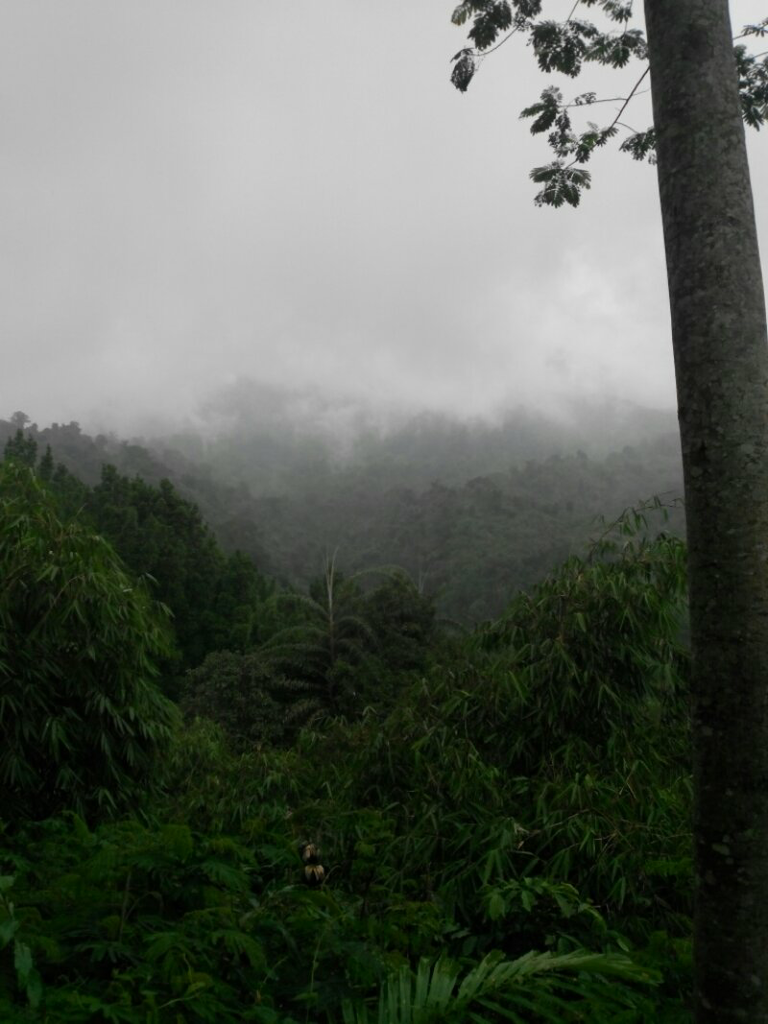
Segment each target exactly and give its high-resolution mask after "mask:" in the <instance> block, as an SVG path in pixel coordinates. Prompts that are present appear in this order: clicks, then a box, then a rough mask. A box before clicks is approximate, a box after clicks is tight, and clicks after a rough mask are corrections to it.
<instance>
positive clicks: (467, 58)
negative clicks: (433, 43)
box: [451, 0, 768, 207]
mask: <svg viewBox="0 0 768 1024" xmlns="http://www.w3.org/2000/svg"><path fill="white" fill-rule="evenodd" d="M579 6H581V7H584V8H598V9H599V10H600V12H601V13H602V15H603V16H604V18H605V21H606V23H607V24H606V25H605V26H604V27H601V26H600V25H598V24H597V23H595V22H594V21H587V20H584V19H580V18H577V17H575V14H576V11H577V8H579ZM542 7H543V4H542V3H541V2H540V0H533V2H531V0H511V2H507V0H503V2H500V3H499V2H495V0H465V2H463V3H461V4H459V6H458V7H457V8H455V10H454V12H453V14H452V17H451V20H452V21H453V23H454V25H459V26H462V25H464V24H466V23H468V22H470V21H471V26H470V29H469V33H468V35H469V39H470V41H471V43H472V45H471V46H469V47H465V48H464V49H462V50H459V52H458V53H457V54H456V55H455V56H454V57H453V64H454V67H453V70H452V73H451V82H452V84H453V85H454V86H455V87H456V88H457V89H458V90H459V91H460V92H466V91H467V89H468V88H469V84H470V82H471V81H472V79H473V78H474V76H475V74H476V73H477V71H478V70H479V68H480V65H481V63H482V60H483V59H484V58H485V56H486V55H487V52H488V51H489V49H490V48H492V49H493V50H495V49H498V47H499V46H501V45H502V44H503V43H504V42H506V41H507V40H508V39H509V38H510V37H511V36H512V35H514V34H515V33H517V32H524V33H526V34H527V36H528V42H529V44H530V45H531V47H532V49H533V53H534V56H535V57H536V61H537V63H538V65H539V68H540V70H541V71H543V72H545V73H546V74H551V73H553V72H555V73H559V74H563V75H566V76H568V77H569V78H577V77H578V76H579V75H580V74H581V72H582V71H583V70H584V65H585V64H590V63H592V64H600V65H603V66H605V67H612V68H623V67H626V66H627V65H628V64H629V63H630V61H632V60H633V59H636V60H641V61H646V60H647V57H648V47H647V43H646V40H645V34H644V32H643V30H642V29H639V28H630V25H629V23H630V21H631V19H632V17H633V13H634V11H633V8H634V3H633V0H576V3H575V4H574V5H573V8H572V9H571V11H570V13H569V14H568V16H567V18H565V20H563V21H553V20H551V19H542V20H535V19H536V17H537V16H538V15H539V14H540V13H541V10H542ZM767 24H768V21H766V20H764V21H762V22H760V23H759V24H756V25H747V26H745V28H744V29H743V31H742V32H741V34H740V35H739V36H738V37H737V38H738V39H748V38H750V37H752V38H762V37H763V36H765V35H766V25H767ZM616 26H618V28H617V27H616ZM734 55H735V61H736V66H737V69H738V75H739V90H740V93H741V106H742V114H743V117H744V121H745V123H746V124H748V125H750V127H752V128H757V129H759V128H760V127H761V126H762V125H763V124H764V123H765V122H766V119H768V57H766V55H765V54H764V53H759V54H753V53H750V52H749V50H748V48H747V46H746V45H745V44H743V43H741V44H739V45H737V46H736V47H735V54H734ZM761 58H762V59H761ZM647 73H648V69H647V68H646V69H645V71H643V73H642V74H641V76H640V78H639V80H638V81H637V82H636V83H635V85H634V87H633V88H632V89H631V90H630V91H629V93H628V94H627V95H626V96H624V97H619V98H618V101H619V102H621V104H622V105H621V107H620V109H619V112H618V114H616V115H615V117H613V119H612V120H611V121H610V123H609V124H607V125H605V126H603V127H598V125H596V124H592V123H590V124H589V127H588V130H587V131H585V132H581V133H576V132H574V131H573V130H572V128H571V117H570V114H569V110H570V109H571V108H577V107H582V106H585V105H592V104H594V103H598V102H601V101H600V100H598V98H597V96H596V94H595V93H582V94H581V95H580V96H577V97H575V98H574V99H573V100H571V101H569V102H565V101H564V99H563V95H562V93H561V92H560V90H559V89H556V88H554V87H551V86H550V87H549V88H547V89H545V90H544V92H543V93H542V94H541V100H540V101H539V103H536V104H534V105H532V106H529V107H527V108H526V109H525V110H523V112H522V115H521V116H522V117H534V118H535V120H534V121H533V123H532V124H531V132H532V134H534V135H536V134H538V133H540V132H545V131H549V132H550V134H549V136H548V142H549V145H550V147H551V148H552V150H553V152H554V154H555V156H556V158H557V159H556V160H555V161H554V162H553V163H551V164H548V165H547V166H545V167H537V168H535V169H534V170H533V171H532V172H531V175H530V176H531V179H532V180H533V181H534V182H536V183H537V184H542V183H544V185H545V187H544V188H543V189H541V190H540V191H539V192H538V194H537V195H536V197H535V200H534V201H535V203H536V205H537V206H554V207H559V206H562V205H563V204H564V203H567V204H568V205H570V206H578V205H579V202H580V200H581V196H582V194H583V192H584V191H585V190H586V189H588V188H590V186H591V176H590V175H589V173H588V172H587V171H585V170H584V169H583V167H582V166H581V165H583V164H584V163H586V162H587V161H588V160H589V159H590V157H591V156H592V153H593V152H594V150H595V149H596V148H598V147H601V146H604V145H605V144H606V142H607V141H608V140H609V139H611V138H613V137H614V136H616V135H617V134H618V131H619V128H620V127H621V128H622V129H624V130H625V131H626V132H627V133H628V134H627V137H626V138H625V139H624V141H623V142H622V144H621V145H620V147H619V148H620V150H621V151H622V152H624V153H629V154H630V155H631V156H632V157H633V158H634V159H635V160H643V159H646V158H648V159H649V160H650V161H651V162H654V160H655V147H656V133H655V131H654V129H653V127H651V128H649V129H648V130H646V131H641V132H636V131H634V130H633V129H631V128H629V127H628V126H627V125H626V124H625V123H624V122H623V120H622V115H623V113H624V110H625V109H626V107H627V106H628V104H629V103H630V101H631V100H632V98H633V96H634V95H635V93H636V92H637V89H638V87H639V85H640V83H641V82H642V81H643V80H644V78H645V76H646V75H647ZM550 129H552V130H551V131H550Z"/></svg>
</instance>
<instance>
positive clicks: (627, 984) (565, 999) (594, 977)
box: [343, 951, 655, 1024]
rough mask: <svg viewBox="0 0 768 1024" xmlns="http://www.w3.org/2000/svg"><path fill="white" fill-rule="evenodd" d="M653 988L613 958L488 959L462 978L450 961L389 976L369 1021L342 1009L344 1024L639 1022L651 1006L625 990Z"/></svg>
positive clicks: (362, 1012) (361, 1012) (362, 1009)
mask: <svg viewBox="0 0 768 1024" xmlns="http://www.w3.org/2000/svg"><path fill="white" fill-rule="evenodd" d="M459 978H461V983H460V984H459ZM609 979H610V981H609ZM654 980H655V979H654V978H653V976H652V975H650V974H649V973H648V972H647V971H644V970H643V969H642V968H641V967H638V966H637V965H636V964H634V963H633V962H632V961H631V960H630V959H629V958H628V957H626V956H622V955H619V954H606V953H597V954H595V953H585V952H583V951H577V952H573V953H565V954H561V955H559V956H554V955H553V954H551V953H541V954H536V953H528V954H526V955H525V956H523V957H520V958H519V959H517V960H512V961H509V960H504V958H503V956H502V955H501V954H500V953H498V952H494V953H488V954H487V956H485V957H484V958H483V959H482V960H481V961H480V962H479V963H478V964H477V965H476V966H474V967H472V968H471V969H470V970H469V971H467V972H465V973H463V977H462V971H461V967H460V965H459V964H457V963H454V962H452V961H450V960H446V959H440V960H438V961H437V962H436V963H434V964H430V962H429V961H428V960H422V961H421V962H420V963H419V966H418V969H417V971H416V973H415V975H414V974H412V973H411V971H410V969H409V968H408V967H407V966H403V967H401V968H400V970H399V971H397V972H396V973H394V974H392V975H391V976H390V978H389V979H388V982H387V984H386V986H384V987H382V991H381V995H380V997H379V1001H378V1007H377V1013H376V1015H375V1017H374V1015H373V1014H372V1013H370V1012H369V1010H368V1008H367V1007H366V1006H365V1005H362V1006H360V1005H357V1006H355V1005H354V1004H352V1003H350V1002H347V1003H345V1004H344V1006H343V1011H344V1024H373V1022H374V1020H376V1021H378V1024H431V1022H434V1024H438V1022H442V1021H445V1022H451V1021H456V1022H457V1024H458V1022H461V1021H467V1020H472V1021H474V1022H476V1024H485V1022H491V1021H499V1020H511V1021H517V1022H520V1024H522V1022H530V1024H534V1022H535V1024H539V1022H541V1024H543V1022H549V1024H561V1022H563V1024H565V1022H568V1021H573V1022H576V1021H583V1020H590V1021H592V1022H594V1024H601V1022H602V1024H605V1022H608V1021H613V1022H618V1021H619V1020H622V1021H630V1020H632V1021H640V1020H641V1019H642V1018H641V1014H643V1013H644V1012H645V1013H651V1014H652V1013H653V1002H652V1001H651V1000H649V999H647V998H645V996H644V993H642V991H638V990H637V988H635V987H633V986H632V983H633V982H634V983H635V984H637V983H638V982H640V983H644V984H645V985H647V984H648V983H652V982H653V981H654Z"/></svg>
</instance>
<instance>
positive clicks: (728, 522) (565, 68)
mask: <svg viewBox="0 0 768 1024" xmlns="http://www.w3.org/2000/svg"><path fill="white" fill-rule="evenodd" d="M644 2H645V16H646V33H647V37H644V36H643V33H642V31H641V30H640V29H630V28H629V27H628V23H629V20H630V17H631V15H632V2H631V0H626V2H618V0H577V2H576V4H575V5H574V9H573V10H572V11H571V14H570V16H569V17H568V18H567V20H566V21H564V22H561V23H557V22H553V21H536V20H535V19H536V18H537V16H538V15H539V14H540V13H541V10H542V0H512V2H507V0H465V2H463V3H461V4H460V5H459V7H458V8H456V10H455V11H454V21H455V22H457V23H458V24H462V23H463V22H465V21H467V20H468V19H470V18H472V19H473V23H472V28H471V30H470V38H471V40H472V43H473V45H472V46H471V47H469V48H467V49H465V50H462V51H460V52H459V53H458V54H457V55H456V58H455V59H454V60H455V66H454V72H453V76H452V78H453V82H454V84H455V85H456V86H457V88H459V89H461V90H462V91H463V90H464V89H466V88H467V86H468V84H469V82H470V80H471V79H472V77H473V75H474V73H475V72H476V70H477V68H478V66H479V62H480V60H481V59H482V56H483V54H484V53H485V52H488V51H489V49H490V48H491V47H492V46H495V45H497V43H496V41H497V39H498V37H499V35H500V34H501V33H504V32H511V33H514V32H516V31H523V32H526V33H528V34H529V37H530V41H531V43H532V45H533V49H534V53H535V55H536V57H537V59H538V62H539V65H540V67H541V68H542V70H545V71H552V70H556V71H561V72H564V73H565V74H567V75H570V76H572V77H575V76H576V75H577V74H578V73H579V71H580V70H581V66H582V64H583V63H584V62H585V61H596V62H598V63H602V64H612V65H614V66H623V65H624V64H626V63H627V62H628V61H629V60H630V58H631V57H632V56H637V57H641V58H643V59H645V58H646V57H647V58H648V60H649V64H650V73H651V85H652V94H653V118H654V125H653V128H652V129H651V130H649V131H648V132H642V133H634V134H633V135H631V136H630V137H629V138H628V139H627V140H626V141H625V143H624V144H623V148H625V149H627V150H628V151H629V152H631V153H632V155H634V156H636V157H642V156H646V155H648V154H649V153H653V151H654V149H655V156H656V159H657V162H658V175H659V190H660V197H661V209H662V219H663V225H664V239H665V247H666V259H667V276H668V284H669V295H670V308H671V316H672V340H673V348H674V355H675V372H676V381H677V396H678V413H679V420H680V434H681V440H682V448H683V465H684V478H685V494H686V505H687V522H688V544H689V566H688V574H689V588H690V602H691V645H692V655H693V689H694V703H693V739H694V785H695V821H694V838H695V847H696V850H695V855H696V884H697V895H696V912H695V935H694V942H695V960H696V994H695V1014H696V1020H697V1021H698V1022H699V1024H704V1022H706V1024H714V1022H718V1024H725V1022H729V1021H747V1020H748V1021H750V1022H754V1024H761V1022H763V1024H764V1022H768V918H766V915H765V913H764V908H765V906H766V905H767V904H768V334H767V331H766V313H765V300H764V295H763V283H762V274H761V268H760V259H759V253H758V245H757V232H756V227H755V218H754V211H753V204H752V192H751V186H750V177H749V168H748V163H747V153H746V143H745V138H744V126H743V121H744V120H746V121H747V122H748V123H752V124H754V125H755V126H756V127H759V126H760V124H761V123H763V122H764V121H765V118H766V102H767V101H768V63H766V62H765V61H763V62H762V63H760V61H759V56H761V55H758V57H750V56H749V55H748V54H747V53H746V50H745V49H744V48H743V47H737V48H736V51H735V52H734V46H733V38H732V31H731V25H730V17H729V10H728V2H727V0H674V2H673V3H671V2H669V0H644ZM580 3H581V5H582V6H583V7H595V6H598V7H600V8H602V9H603V11H604V12H605V13H606V14H607V15H608V17H609V18H610V19H612V20H613V21H614V22H615V23H617V24H618V27H619V30H618V31H612V32H602V31H600V30H599V29H597V28H596V26H594V25H593V24H592V23H591V22H588V21H581V20H578V19H575V18H574V12H575V11H576V8H577V7H579V5H580ZM765 33H766V22H763V23H762V24H761V25H757V26H750V27H748V28H747V30H745V33H743V35H750V34H751V35H765ZM634 91H635V90H633V92H634ZM631 95H632V93H630V96H628V97H627V100H629V98H631ZM594 102H595V96H594V94H583V95H582V96H581V97H578V98H577V100H576V101H575V102H574V104H567V103H564V102H563V98H562V95H561V93H560V91H559V90H557V89H555V88H550V89H547V90H545V92H544V93H543V94H542V97H541V101H540V103H538V104H535V105H534V106H532V107H529V108H527V109H526V110H525V111H524V112H523V113H524V116H528V117H532V118H534V121H533V125H532V130H533V131H534V132H544V131H549V132H550V134H549V142H550V144H551V145H552V147H553V149H554V152H555V156H556V160H555V161H554V163H552V164H550V165H548V166H547V167H542V168H537V169H536V170H535V171H534V172H533V173H532V178H533V179H534V181H536V182H538V183H539V184H541V185H542V190H541V192H540V193H539V195H538V196H537V202H539V203H540V204H549V205H553V206H559V205H562V203H564V202H567V203H570V204H571V205H574V206H575V205H577V204H578V202H579V199H580V196H581V193H582V191H583V189H584V188H586V187H589V180H590V179H589V174H588V172H587V171H586V170H585V169H584V166H583V165H584V164H585V163H586V162H587V161H588V160H589V159H590V157H591V155H592V153H593V152H594V150H595V149H596V148H598V147H600V146H602V145H603V144H605V143H606V142H607V141H608V140H609V139H610V138H612V137H613V136H614V135H615V134H616V133H617V132H618V130H619V127H620V124H619V122H620V118H621V113H620V114H619V115H618V116H617V118H616V119H615V120H614V121H613V122H612V123H610V124H608V125H607V126H606V127H604V128H598V126H596V125H589V126H588V130H587V131H584V132H581V133H577V132H575V131H574V130H573V127H572V124H571V114H570V107H571V106H574V105H576V106H578V105H588V106H589V105H591V104H592V103H594ZM622 110H623V108H622Z"/></svg>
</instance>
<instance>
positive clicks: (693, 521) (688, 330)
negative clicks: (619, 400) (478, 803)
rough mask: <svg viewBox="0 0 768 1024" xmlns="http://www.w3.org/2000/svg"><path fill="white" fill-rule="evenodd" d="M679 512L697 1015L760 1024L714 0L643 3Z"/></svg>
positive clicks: (764, 343) (762, 779) (761, 435)
mask: <svg viewBox="0 0 768 1024" xmlns="http://www.w3.org/2000/svg"><path fill="white" fill-rule="evenodd" d="M645 13H646V25H647V38H648V46H649V51H650V63H651V81H652V92H653V111H654V122H655V127H656V131H657V135H658V149H657V152H658V172H659V188H660V196H661V210H662V219H663V223H664V241H665V248H666V257H667V277H668V283H669V295H670V306H671V314H672V337H673V346H674V354H675V373H676V379H677V396H678V412H679V419H680V434H681V439H682V447H683V464H684V477H685V496H686V508H687V520H688V547H689V579H690V597H691V643H692V650H693V689H694V695H693V734H694V785H695V811H694V815H695V818H694V838H695V845H696V850H695V858H696V861H695V863H696V911H695V934H694V956H695V960H696V997H695V998H696V1011H695V1012H696V1021H697V1022H699V1024H704V1022H706V1024H715V1022H717V1024H729V1022H731V1021H748V1022H749V1024H768V561H767V559H768V338H767V336H766V317H765V300H764V295H763V282H762V276H761V271H760V257H759V252H758V245H757V233H756V229H755V218H754V211H753V205H752V192H751V187H750V180H749V169H748V165H747V154H746V145H745V139H744V126H743V122H742V119H741V111H740V104H739V95H738V86H737V78H736V71H735V65H734V59H733V43H732V34H731V26H730V19H729V14H728V3H727V0H645Z"/></svg>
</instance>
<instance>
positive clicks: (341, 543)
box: [0, 382, 683, 621]
mask: <svg viewBox="0 0 768 1024" xmlns="http://www.w3.org/2000/svg"><path fill="white" fill-rule="evenodd" d="M19 426H23V427H24V429H25V432H26V433H27V434H28V435H29V436H32V437H34V438H35V440H36V441H37V443H38V447H39V449H40V452H41V453H42V452H43V451H44V449H45V447H46V446H47V445H50V447H51V449H52V452H53V456H54V460H55V461H57V462H61V463H63V464H64V465H65V466H66V467H67V469H68V470H70V471H71V472H72V473H73V474H75V475H76V476H77V477H79V478H80V479H81V480H83V481H84V482H85V483H87V484H90V485H93V484H95V483H97V482H98V480H99V478H100V475H101V470H102V466H103V465H104V464H106V463H109V464H113V465H114V466H116V468H117V469H118V471H119V472H120V473H122V474H124V475H127V476H140V477H141V478H142V479H144V480H145V481H147V482H149V483H158V482H159V481H160V480H162V479H164V478H167V479H169V480H171V481H172V483H173V484H174V485H175V486H176V487H177V488H178V490H179V491H180V492H181V493H182V494H183V495H184V496H185V497H187V498H189V499H192V500H193V501H195V502H196V503H197V504H198V506H199V507H200V510H201V512H202V514H203V517H204V518H205V520H206V521H207V522H208V523H209V524H210V526H211V527H212V529H213V530H214V532H215V534H216V536H217V537H218V539H219V541H220V543H221V544H222V546H223V547H224V548H225V550H230V551H232V550H235V549H239V550H242V551H244V552H246V553H247V554H249V555H250V556H251V557H253V559H254V560H255V561H256V563H257V565H258V566H259V568H260V569H261V570H262V571H264V572H266V573H269V574H271V575H274V576H276V577H277V578H278V579H280V580H281V581H283V582H286V583H289V584H293V585H297V586H301V587H305V586H306V585H307V583H308V581H309V580H310V579H312V578H313V577H315V576H316V575H317V573H318V571H319V570H320V567H321V565H322V562H323V559H324V557H325V555H326V553H329V552H333V551H338V561H339V564H340V566H341V567H342V569H344V570H345V571H348V572H354V571H358V570H361V569H366V568H371V567H372V566H378V565H388V564H396V565H399V566H402V567H403V568H405V569H406V570H407V571H408V572H409V573H410V574H411V575H412V576H413V578H414V580H416V581H417V582H418V583H419V586H420V587H422V588H423V589H424V590H425V591H426V592H428V593H430V594H433V595H434V596H435V598H436V600H437V604H438V608H439V610H440V611H441V613H442V614H444V615H447V616H450V617H453V618H457V619H460V620H462V621H473V620H478V619H484V618H487V617H490V616H493V615H496V614H498V613H499V612H500V611H501V609H502V608H503V606H504V605H505V603H506V602H507V601H508V600H509V599H510V598H511V597H512V596H513V595H514V593H515V592H516V591H517V590H518V589H520V588H526V587H529V586H531V585H532V584H533V583H535V582H536V581H538V580H540V579H541V578H542V577H543V576H544V575H545V574H546V573H547V572H548V571H549V570H550V569H552V568H553V567H554V566H555V565H556V564H557V563H558V562H560V561H562V560H563V558H565V557H567V555H569V554H571V553H573V552H575V551H579V550H581V548H582V547H583V545H584V543H585V541H586V540H587V539H588V538H589V537H590V536H591V535H593V534H594V532H595V530H596V525H595V520H596V517H598V516H600V515H604V516H606V517H608V518H610V517H613V516H615V515H618V514H619V513H620V512H621V511H622V510H623V509H624V508H625V507H627V506H628V505H632V504H636V503H638V502H639V501H641V500H643V499H645V498H648V497H650V496H651V495H654V494H659V495H663V496H664V498H665V500H670V501H671V500H672V499H674V498H675V497H678V496H679V495H680V494H681V490H682V485H681V469H680V451H679V442H678V439H677V433H676V424H675V420H674V415H673V414H672V413H670V412H663V411H662V412H659V411H656V410H650V409H646V408H642V407H639V406H635V405H630V404H623V405H622V404H613V405H611V404H608V403H604V404H602V405H601V406H599V407H596V406H586V405H582V406H577V405H574V406H572V407H571V408H569V409H567V410H563V413H562V415H561V416H559V417H557V418H555V417H554V416H551V415H550V416H546V415H543V414H540V413H536V412H532V411H527V410H524V409H516V410H510V411H508V412H506V413H505V414H502V415H499V416H498V417H497V418H496V420H495V421H482V420H477V419H476V420H460V419H452V418H451V417H449V416H446V415H442V414H441V415H438V414H434V413H432V414H426V413H422V414H416V415H413V414H410V415H409V414H406V413H403V412H396V411H395V412H393V411H388V412H386V413H382V412H378V413H374V412H371V411H370V410H365V409H363V408H361V407H359V406H356V405H354V404H353V403H346V404H345V403H343V402H337V401H332V400H330V399H324V398H323V397H322V396H319V395H315V394H310V393H300V392H291V391H278V390H276V389H274V388H265V387H262V386H259V385H255V384H253V383H248V382H241V383H240V384H238V385H237V387H235V388H233V389H231V390H230V391H229V392H226V393H222V394H220V395H219V396H218V397H217V398H216V400H215V401H212V402H211V403H209V405H208V407H207V408H206V410H205V417H204V418H203V419H201V421H200V422H199V424H198V425H197V426H196V427H195V428H194V429H191V428H187V429H184V430H182V431H176V432H169V433H166V434H165V435H163V436H146V437H140V438H134V439H131V440H123V439H120V438H119V437H117V436H116V435H115V434H109V433H100V434H96V435H90V434H88V433H86V432H84V431H83V430H82V429H81V428H80V426H79V425H78V424H77V423H68V424H56V423H54V424H52V425H50V426H47V427H39V426H38V425H36V424H33V423H30V422H28V421H27V418H26V417H24V416H23V415H22V414H16V415H14V416H13V417H11V418H10V419H8V420H2V421H0V442H2V443H5V441H6V439H7V438H8V437H10V436H12V435H13V434H14V433H15V431H16V430H17V429H18V428H19ZM671 526H672V528H673V529H675V530H677V531H681V530H682V528H683V524H682V514H681V513H680V512H677V513H674V514H673V517H672V524H671Z"/></svg>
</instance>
